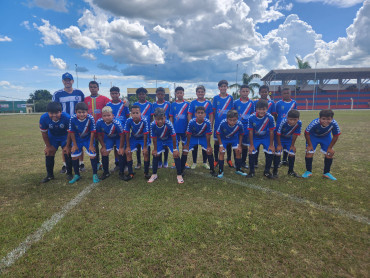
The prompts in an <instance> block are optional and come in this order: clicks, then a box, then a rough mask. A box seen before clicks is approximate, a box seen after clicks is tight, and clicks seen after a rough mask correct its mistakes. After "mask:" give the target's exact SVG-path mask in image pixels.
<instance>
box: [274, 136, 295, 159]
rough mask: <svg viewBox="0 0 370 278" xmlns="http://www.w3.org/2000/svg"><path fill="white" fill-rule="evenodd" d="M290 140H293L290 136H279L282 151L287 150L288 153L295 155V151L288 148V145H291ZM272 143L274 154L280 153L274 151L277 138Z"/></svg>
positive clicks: (279, 153)
mask: <svg viewBox="0 0 370 278" xmlns="http://www.w3.org/2000/svg"><path fill="white" fill-rule="evenodd" d="M292 141H293V140H292V138H283V137H280V142H281V146H282V147H283V151H284V152H287V153H288V154H291V155H295V152H293V151H291V150H290V146H291V145H292ZM274 143H275V154H276V155H281V152H277V151H276V148H277V146H278V143H277V139H274Z"/></svg>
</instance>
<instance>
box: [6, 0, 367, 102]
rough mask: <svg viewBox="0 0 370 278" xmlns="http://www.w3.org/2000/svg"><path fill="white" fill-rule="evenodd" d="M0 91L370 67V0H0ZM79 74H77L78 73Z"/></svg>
mask: <svg viewBox="0 0 370 278" xmlns="http://www.w3.org/2000/svg"><path fill="white" fill-rule="evenodd" d="M1 6H2V9H1V10H0V18H1V22H2V24H0V50H1V51H0V74H1V75H0V99H1V100H17V99H20V100H25V99H27V98H28V97H29V95H30V94H31V93H33V92H34V91H35V90H38V89H46V90H49V91H50V92H51V93H53V92H55V91H56V90H58V89H61V88H62V87H63V85H62V80H61V76H62V74H63V73H64V72H70V73H71V74H72V75H73V76H74V79H75V83H74V87H75V88H79V89H81V90H82V91H83V92H84V93H85V95H89V90H88V83H89V81H91V80H93V78H94V76H95V78H96V80H97V81H98V82H99V84H100V93H101V94H103V95H106V96H109V88H110V87H111V86H118V87H119V88H120V89H121V92H122V94H123V95H126V89H127V88H137V87H141V86H143V87H150V88H153V87H156V84H157V86H162V87H169V88H170V90H171V91H173V89H174V86H183V87H184V88H185V96H186V97H194V96H195V88H196V86H197V85H199V84H203V85H205V87H206V89H207V92H206V93H207V94H208V96H213V95H215V94H217V91H218V90H217V82H218V81H219V80H221V79H226V80H228V81H229V84H233V83H235V82H239V83H240V82H241V77H242V74H243V73H247V74H252V73H258V74H260V75H261V76H264V75H265V74H267V73H268V72H269V71H270V70H272V69H290V68H296V67H297V66H296V60H295V57H296V56H299V57H300V58H302V59H303V60H304V61H308V62H309V63H310V64H311V65H312V66H313V67H314V65H316V62H317V68H328V67H369V65H370V0H366V1H359V0H295V1H290V0H277V1H276V0H244V1H243V0H203V1H199V0H177V1H173V0H74V1H70V0H19V1H10V0H1ZM77 75H78V78H77Z"/></svg>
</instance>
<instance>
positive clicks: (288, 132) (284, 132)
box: [276, 119, 302, 140]
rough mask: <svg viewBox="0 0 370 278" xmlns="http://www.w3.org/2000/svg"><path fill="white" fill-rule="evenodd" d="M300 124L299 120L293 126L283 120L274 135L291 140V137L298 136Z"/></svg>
mask: <svg viewBox="0 0 370 278" xmlns="http://www.w3.org/2000/svg"><path fill="white" fill-rule="evenodd" d="M301 129H302V122H301V120H299V121H298V122H297V123H296V124H295V125H294V126H290V125H289V124H288V120H287V119H283V120H282V121H281V123H280V125H279V126H278V128H277V131H276V134H277V135H280V136H281V139H282V140H284V139H291V138H292V137H293V135H300V134H301Z"/></svg>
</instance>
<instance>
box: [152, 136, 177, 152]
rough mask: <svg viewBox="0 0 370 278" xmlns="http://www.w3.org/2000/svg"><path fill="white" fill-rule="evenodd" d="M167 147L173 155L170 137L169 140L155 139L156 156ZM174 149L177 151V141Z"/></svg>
mask: <svg viewBox="0 0 370 278" xmlns="http://www.w3.org/2000/svg"><path fill="white" fill-rule="evenodd" d="M166 146H167V147H168V148H169V149H170V151H171V153H173V142H172V137H170V138H169V139H167V140H160V139H157V154H160V153H162V152H164V147H166ZM176 148H177V149H178V148H179V147H178V145H177V141H176Z"/></svg>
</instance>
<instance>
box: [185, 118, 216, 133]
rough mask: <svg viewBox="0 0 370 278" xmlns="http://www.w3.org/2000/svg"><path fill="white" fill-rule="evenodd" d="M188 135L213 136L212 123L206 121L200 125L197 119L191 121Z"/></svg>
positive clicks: (187, 131)
mask: <svg viewBox="0 0 370 278" xmlns="http://www.w3.org/2000/svg"><path fill="white" fill-rule="evenodd" d="M186 134H191V136H194V137H206V134H212V130H211V122H210V121H209V120H208V119H204V121H203V123H198V122H197V120H196V119H195V118H194V119H191V120H190V122H189V124H188V128H187V129H186Z"/></svg>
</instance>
